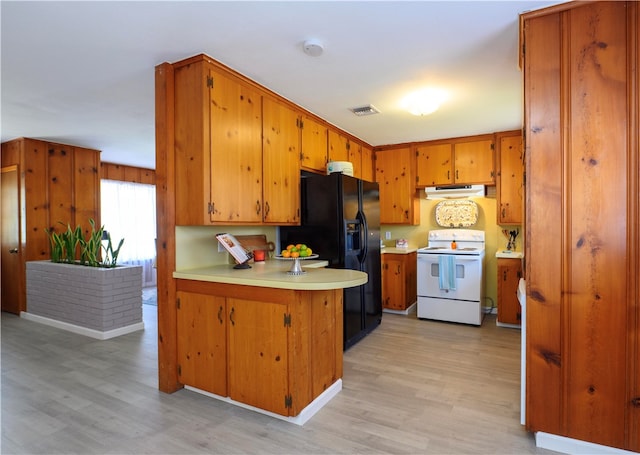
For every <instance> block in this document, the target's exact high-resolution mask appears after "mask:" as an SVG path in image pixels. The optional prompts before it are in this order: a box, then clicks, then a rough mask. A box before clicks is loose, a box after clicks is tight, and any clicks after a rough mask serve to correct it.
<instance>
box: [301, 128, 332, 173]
mask: <svg viewBox="0 0 640 455" xmlns="http://www.w3.org/2000/svg"><path fill="white" fill-rule="evenodd" d="M300 155H301V159H302V162H301V163H300V165H301V167H302V169H304V170H307V171H314V172H318V173H320V174H324V173H326V172H327V127H326V126H324V125H322V124H320V123H318V122H316V121H315V120H313V119H312V118H311V117H308V116H303V117H302V153H301V154H300Z"/></svg>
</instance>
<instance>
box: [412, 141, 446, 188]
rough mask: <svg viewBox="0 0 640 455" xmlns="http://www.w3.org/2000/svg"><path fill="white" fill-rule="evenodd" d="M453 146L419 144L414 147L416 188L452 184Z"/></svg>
mask: <svg viewBox="0 0 640 455" xmlns="http://www.w3.org/2000/svg"><path fill="white" fill-rule="evenodd" d="M452 157H453V146H452V145H451V143H449V142H446V143H442V144H421V145H418V146H417V147H416V168H417V180H416V182H417V185H416V186H418V187H425V186H433V185H447V184H451V183H453V175H454V173H453V159H452Z"/></svg>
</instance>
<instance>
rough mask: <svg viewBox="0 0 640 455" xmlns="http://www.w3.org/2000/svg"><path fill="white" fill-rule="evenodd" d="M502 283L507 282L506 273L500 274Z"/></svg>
mask: <svg viewBox="0 0 640 455" xmlns="http://www.w3.org/2000/svg"><path fill="white" fill-rule="evenodd" d="M502 281H507V271H506V270H505V271H503V272H502Z"/></svg>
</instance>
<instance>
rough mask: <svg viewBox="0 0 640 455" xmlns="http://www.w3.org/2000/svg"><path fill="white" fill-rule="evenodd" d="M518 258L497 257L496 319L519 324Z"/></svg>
mask: <svg viewBox="0 0 640 455" xmlns="http://www.w3.org/2000/svg"><path fill="white" fill-rule="evenodd" d="M521 264H522V262H521V261H520V259H503V258H498V321H499V322H503V323H505V324H516V325H520V322H521V318H522V310H521V308H520V302H519V301H518V295H517V291H518V282H519V281H520V278H521V277H522V265H521Z"/></svg>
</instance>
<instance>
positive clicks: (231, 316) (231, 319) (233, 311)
mask: <svg viewBox="0 0 640 455" xmlns="http://www.w3.org/2000/svg"><path fill="white" fill-rule="evenodd" d="M235 311H236V309H235V308H234V307H231V313H229V320H230V321H231V325H236V321H234V320H233V313H235Z"/></svg>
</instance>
